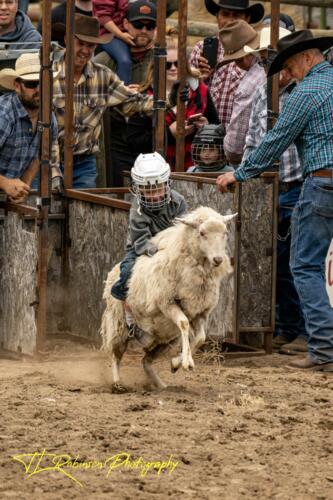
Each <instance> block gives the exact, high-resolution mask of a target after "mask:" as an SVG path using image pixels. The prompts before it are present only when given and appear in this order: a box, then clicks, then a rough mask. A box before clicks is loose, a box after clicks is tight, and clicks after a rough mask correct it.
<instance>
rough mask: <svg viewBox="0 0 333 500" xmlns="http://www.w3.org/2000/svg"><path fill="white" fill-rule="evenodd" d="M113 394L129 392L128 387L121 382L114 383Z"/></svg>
mask: <svg viewBox="0 0 333 500" xmlns="http://www.w3.org/2000/svg"><path fill="white" fill-rule="evenodd" d="M111 392H112V394H124V393H125V392H129V390H128V388H127V387H125V386H124V385H122V384H120V383H119V382H117V383H115V384H112V386H111Z"/></svg>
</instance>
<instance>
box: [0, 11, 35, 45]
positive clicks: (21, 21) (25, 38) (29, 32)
mask: <svg viewBox="0 0 333 500" xmlns="http://www.w3.org/2000/svg"><path fill="white" fill-rule="evenodd" d="M15 24H16V29H15V30H14V31H11V32H10V33H5V34H4V35H2V36H0V43H11V45H10V47H9V48H10V49H13V50H14V49H15V50H20V49H39V47H40V44H39V43H26V44H24V45H21V44H22V42H40V41H41V39H42V37H41V34H40V33H38V31H37V30H36V28H34V26H33V25H32V23H31V21H30V19H29V17H28V16H27V15H26V14H24V12H22V11H21V10H18V11H17V14H16V19H15ZM14 42H19V44H16V43H14Z"/></svg>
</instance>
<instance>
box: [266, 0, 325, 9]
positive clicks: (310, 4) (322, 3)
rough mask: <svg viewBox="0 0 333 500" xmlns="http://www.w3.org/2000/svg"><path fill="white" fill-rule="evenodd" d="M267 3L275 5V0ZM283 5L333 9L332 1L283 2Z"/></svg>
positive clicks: (293, 0) (294, 0)
mask: <svg viewBox="0 0 333 500" xmlns="http://www.w3.org/2000/svg"><path fill="white" fill-rule="evenodd" d="M265 2H267V3H269V2H271V3H273V2H274V0H265ZM281 3H282V4H287V5H306V6H308V7H327V8H328V9H329V8H332V0H283V2H281Z"/></svg>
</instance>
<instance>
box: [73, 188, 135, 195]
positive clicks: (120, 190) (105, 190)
mask: <svg viewBox="0 0 333 500" xmlns="http://www.w3.org/2000/svg"><path fill="white" fill-rule="evenodd" d="M80 191H83V192H85V193H93V194H107V193H109V194H124V193H130V190H129V188H128V187H114V188H112V187H108V188H80Z"/></svg>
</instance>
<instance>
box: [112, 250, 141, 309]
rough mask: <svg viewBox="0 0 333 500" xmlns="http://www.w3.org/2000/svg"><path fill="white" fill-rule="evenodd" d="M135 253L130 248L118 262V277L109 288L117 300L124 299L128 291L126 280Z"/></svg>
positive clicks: (134, 259)
mask: <svg viewBox="0 0 333 500" xmlns="http://www.w3.org/2000/svg"><path fill="white" fill-rule="evenodd" d="M136 258H137V254H136V253H135V250H133V249H132V248H131V249H130V250H129V251H128V252H127V254H126V256H125V258H124V260H123V261H122V262H121V264H120V277H119V280H118V281H116V282H115V283H114V284H113V286H112V288H111V295H112V297H114V298H115V299H118V300H126V297H127V292H128V286H127V283H128V280H129V279H130V277H131V273H132V269H133V266H134V264H135V261H136Z"/></svg>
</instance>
